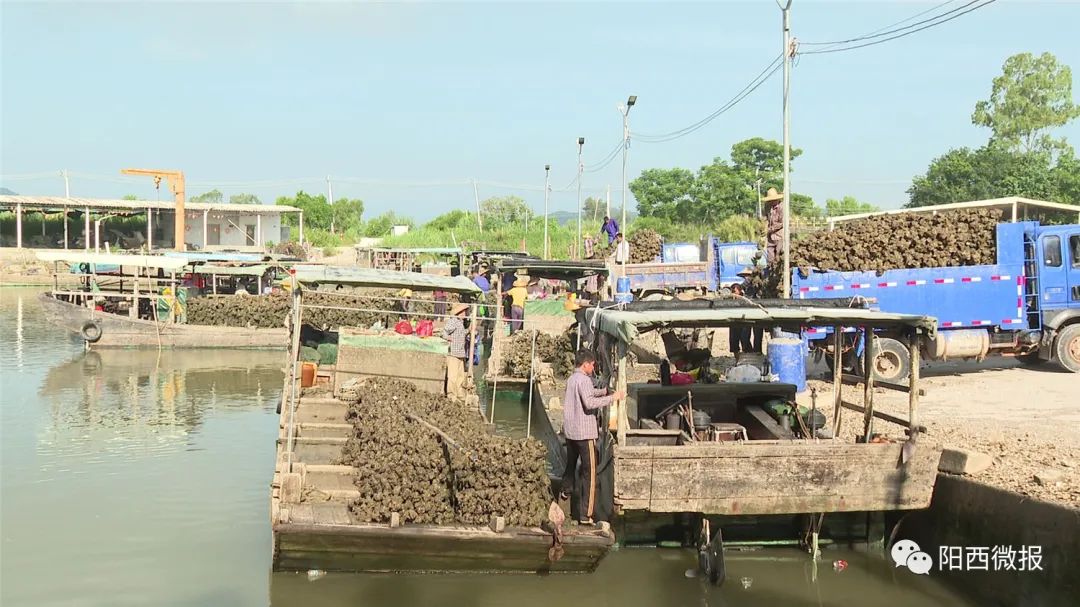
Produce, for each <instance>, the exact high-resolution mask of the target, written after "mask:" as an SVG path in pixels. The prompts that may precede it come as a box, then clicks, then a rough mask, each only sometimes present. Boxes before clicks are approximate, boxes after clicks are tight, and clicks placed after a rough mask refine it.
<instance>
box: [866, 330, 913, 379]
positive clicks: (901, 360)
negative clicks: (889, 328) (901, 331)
mask: <svg viewBox="0 0 1080 607" xmlns="http://www.w3.org/2000/svg"><path fill="white" fill-rule="evenodd" d="M864 357H865V354H864V355H863V356H860V357H859V369H858V371H859V375H862V374H863V369H864V368H866V367H865V364H864V363H863V360H864ZM874 359H875V360H874V364H873V367H874V379H875V380H878V381H887V382H890V383H894V384H902V383H904V382H906V381H907V380H908V375H910V374H911V352H910V351H909V350H908V348H907V346H905V345H904V344H903V343H902V342H900V341H897V340H895V339H892V338H890V337H875V338H874Z"/></svg>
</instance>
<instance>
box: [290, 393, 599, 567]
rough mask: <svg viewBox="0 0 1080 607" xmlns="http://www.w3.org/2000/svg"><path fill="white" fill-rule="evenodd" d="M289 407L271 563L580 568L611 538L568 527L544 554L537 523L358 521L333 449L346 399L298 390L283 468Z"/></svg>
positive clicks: (340, 438)
mask: <svg viewBox="0 0 1080 607" xmlns="http://www.w3.org/2000/svg"><path fill="white" fill-rule="evenodd" d="M288 422H289V420H288V407H282V415H281V436H280V437H279V440H278V467H277V470H276V471H275V473H274V481H273V484H272V487H273V489H272V497H271V507H270V510H271V518H272V527H273V535H274V549H273V550H274V556H273V563H274V569H275V570H307V569H322V570H326V571H367V572H386V571H389V572H404V571H413V572H417V571H431V572H436V571H437V572H517V573H546V572H589V571H593V570H594V569H595V568H596V566H597V565H598V564H599V562H600V560H601V559H602V558H603V557H604V555H605V554H607V552H608V550H609V549H610V548H611V546H612V545H613V544H614V542H615V536H614V534H612V533H611V531H610V530H596V531H582V532H573V531H568V532H566V533H565V534H564V535H563V538H562V546H563V549H564V554H563V556H562V557H561V558H560V559H558V560H557V561H554V562H553V561H550V560H549V559H548V549H549V548H551V546H552V541H553V539H552V534H551V533H550V532H549V531H545V530H544V529H541V528H539V527H530V528H526V527H505V528H503V529H501V530H499V531H496V530H495V528H492V527H487V526H466V525H408V524H407V525H400V526H394V525H392V524H377V523H358V522H354V521H353V520H352V518H351V516H350V515H349V511H348V503H349V502H350V501H351V500H353V499H356V498H357V497H358V496H359V491H358V490H357V489H356V488H355V486H354V484H353V479H354V478H355V476H356V474H357V472H356V470H355V469H354V468H352V467H351V466H340V465H334V464H332V463H331V462H333V461H335V460H337V459H338V458H340V456H341V448H342V446H343V445H344V444H345V440H346V438H345V437H346V435H347V433H348V432H349V431H350V430H351V429H352V426H351V424H347V423H345V405H344V404H343V403H341V402H340V401H336V400H333V399H312V398H302V399H300V403H299V406H298V407H297V410H296V417H295V418H294V423H295V424H296V425H297V434H296V436H295V437H294V438H293V444H292V447H293V458H292V464H291V469H292V470H293V471H294V472H292V473H284V472H283V470H285V469H289V468H290V466H289V463H288V459H289V458H288V455H287V450H288V447H289V441H288V436H287V430H286V429H287V428H288Z"/></svg>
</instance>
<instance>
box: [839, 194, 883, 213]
mask: <svg viewBox="0 0 1080 607" xmlns="http://www.w3.org/2000/svg"><path fill="white" fill-rule="evenodd" d="M880 210H881V209H880V208H878V207H876V206H874V205H872V204H870V203H867V202H859V201H858V200H856V199H855V197H854V196H844V197H843V198H841V199H840V200H836V199H835V198H829V199H827V200H826V201H825V214H826V215H828V216H829V217H839V216H840V215H854V214H856V213H874V212H876V211H880Z"/></svg>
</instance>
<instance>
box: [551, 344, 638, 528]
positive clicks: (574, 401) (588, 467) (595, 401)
mask: <svg viewBox="0 0 1080 607" xmlns="http://www.w3.org/2000/svg"><path fill="white" fill-rule="evenodd" d="M574 366H575V367H576V369H575V370H574V374H573V375H571V376H570V379H569V380H567V382H566V394H565V395H564V398H563V435H564V436H565V437H566V470H565V471H564V472H563V478H562V484H561V486H560V492H561V495H560V497H561V498H562V499H569V497H570V494H571V493H572V492H573V490H574V487H575V477H576V478H577V482H576V486H577V488H578V490H579V493H578V495H579V498H580V499H581V500H582V501H581V506H582V508H581V519H580V522H581V523H582V524H588V525H591V524H593V520H592V517H593V513H594V512H595V510H596V465H597V459H598V457H599V453H598V451H597V448H596V440H597V438H598V437H599V432H598V427H599V421H598V417H597V412H598V411H599V410H600V409H602V408H604V407H608V406H610V405H611V403H612V402H614V401H617V400H622V399H623V397H624V396H626V394H625V393H623V392H615V393H614V394H610V395H609V394H608V390H607V388H595V387H593V380H592V375H593V373H594V372H595V371H596V355H595V354H593V353H592V352H591V351H589V350H578V352H577V355H576V356H575V357H574ZM579 461H580V462H581V469H580V470H578V462H579Z"/></svg>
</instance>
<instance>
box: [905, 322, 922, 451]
mask: <svg viewBox="0 0 1080 607" xmlns="http://www.w3.org/2000/svg"><path fill="white" fill-rule="evenodd" d="M921 346H922V337H921V336H920V335H919V334H918V333H917V332H916V333H915V334H913V335H912V336H911V340H910V341H909V342H908V349H909V350H911V372H910V373H909V374H908V436H909V437H910V438H911V439H912V440H914V439H915V435H916V434H917V433H918V432H919V430H918V428H919V363H920V361H919V356H920V355H921V352H920V351H919V350H920V349H921Z"/></svg>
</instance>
